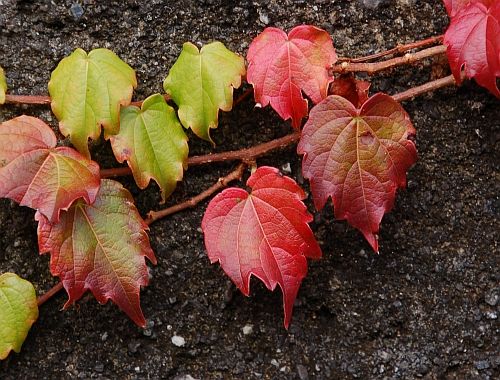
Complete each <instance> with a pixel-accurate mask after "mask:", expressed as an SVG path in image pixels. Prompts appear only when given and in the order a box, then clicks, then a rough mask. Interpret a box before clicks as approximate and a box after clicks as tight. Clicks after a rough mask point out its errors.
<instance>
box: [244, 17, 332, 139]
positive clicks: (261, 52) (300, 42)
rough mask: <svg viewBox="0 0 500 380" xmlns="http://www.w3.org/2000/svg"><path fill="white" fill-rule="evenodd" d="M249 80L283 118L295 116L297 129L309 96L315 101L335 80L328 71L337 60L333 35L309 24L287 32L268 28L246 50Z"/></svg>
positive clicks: (261, 100) (259, 97) (259, 98)
mask: <svg viewBox="0 0 500 380" xmlns="http://www.w3.org/2000/svg"><path fill="white" fill-rule="evenodd" d="M247 60H248V62H249V63H248V73H247V80H248V83H251V84H252V85H253V87H254V92H255V101H256V102H257V103H258V104H259V105H260V106H262V107H265V106H266V105H268V104H271V107H273V108H274V110H275V111H276V112H278V114H279V115H280V116H281V117H282V118H283V119H284V120H287V119H292V125H293V127H294V128H295V129H300V125H301V120H302V119H303V118H304V117H305V116H307V112H308V108H307V100H306V99H304V97H303V96H302V91H303V92H304V93H305V94H306V95H307V96H308V97H309V98H311V100H312V101H313V102H314V103H319V102H320V101H321V100H323V99H324V98H325V97H326V96H327V94H328V85H329V84H330V83H331V82H332V81H333V77H332V76H331V75H330V73H329V69H330V67H331V65H332V64H334V63H335V62H336V60H337V55H336V54H335V49H334V47H333V43H332V39H331V37H330V35H329V34H328V33H327V32H326V31H324V30H322V29H318V28H315V27H313V26H310V25H301V26H297V27H295V28H293V29H292V30H291V31H290V33H289V34H288V35H287V34H286V33H285V32H284V31H282V30H281V29H277V28H266V29H265V30H264V31H263V32H262V33H261V34H259V35H258V36H257V37H256V38H255V39H254V40H253V41H252V43H251V45H250V48H249V49H248V54H247Z"/></svg>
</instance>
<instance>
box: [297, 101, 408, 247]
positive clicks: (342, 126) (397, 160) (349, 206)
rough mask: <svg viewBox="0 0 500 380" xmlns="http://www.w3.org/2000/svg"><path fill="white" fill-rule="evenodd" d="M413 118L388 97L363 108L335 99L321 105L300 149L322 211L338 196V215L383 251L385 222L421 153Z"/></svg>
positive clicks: (336, 215)
mask: <svg viewBox="0 0 500 380" xmlns="http://www.w3.org/2000/svg"><path fill="white" fill-rule="evenodd" d="M414 134H415V129H414V128H413V126H412V124H411V122H410V119H409V116H408V114H407V113H406V112H405V111H404V109H403V108H402V107H401V105H400V104H399V103H398V102H396V101H395V100H394V99H392V98H391V97H390V96H388V95H385V94H381V93H379V94H376V95H374V96H372V97H371V98H369V99H368V100H367V101H366V102H365V103H364V104H363V106H362V107H361V108H360V109H357V108H356V107H355V106H354V105H353V104H352V103H351V102H349V101H348V100H346V99H344V98H342V97H340V96H336V95H332V96H329V97H328V98H326V99H325V100H324V101H322V102H321V103H319V104H318V105H317V106H315V107H314V108H313V109H312V110H311V113H310V115H309V120H308V121H307V123H306V125H305V126H304V129H303V130H302V136H301V139H300V142H299V145H298V153H299V154H304V159H303V162H302V173H303V175H304V177H305V178H308V179H309V180H310V182H311V191H312V194H313V199H314V204H315V206H316V208H317V209H318V210H321V209H322V208H323V207H324V205H325V203H326V201H327V199H328V197H330V196H331V197H332V199H333V205H334V211H335V217H336V218H337V219H347V221H348V222H349V223H350V224H351V225H352V226H354V227H356V228H357V229H359V230H360V231H361V232H362V233H363V235H364V236H365V238H366V239H367V240H368V242H369V243H370V245H371V246H372V248H373V249H374V250H375V251H376V252H378V237H377V233H378V230H379V225H380V221H381V220H382V217H383V215H384V213H386V212H387V211H389V210H390V209H391V208H392V206H393V204H394V198H395V194H396V189H397V188H398V187H405V185H406V171H407V170H408V169H409V168H410V167H411V166H412V165H413V164H414V163H415V161H416V159H417V151H416V148H415V144H414V143H413V142H412V141H411V140H410V138H412V137H413V136H414Z"/></svg>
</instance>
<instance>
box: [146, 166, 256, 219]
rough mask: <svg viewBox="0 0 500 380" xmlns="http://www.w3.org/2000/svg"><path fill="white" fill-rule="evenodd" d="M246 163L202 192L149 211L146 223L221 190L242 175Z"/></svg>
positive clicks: (191, 206) (184, 207) (194, 204)
mask: <svg viewBox="0 0 500 380" xmlns="http://www.w3.org/2000/svg"><path fill="white" fill-rule="evenodd" d="M246 166H247V164H246V163H244V162H242V163H240V164H239V165H238V167H237V168H236V169H235V170H233V171H232V172H231V173H229V174H228V175H226V176H225V177H221V178H219V180H218V181H217V182H216V183H215V184H213V185H212V186H210V187H209V188H208V189H206V190H205V191H203V192H202V193H200V194H198V195H196V196H195V197H193V198H191V199H188V200H187V201H185V202H182V203H179V204H176V205H174V206H172V207H168V208H166V209H163V210H160V211H150V212H149V213H148V216H147V217H146V219H145V222H146V224H147V225H150V224H152V223H154V222H156V221H157V220H159V219H162V218H164V217H166V216H168V215H171V214H174V213H176V212H179V211H182V210H185V209H188V208H193V207H194V206H196V205H197V204H198V203H200V202H201V201H203V200H205V199H206V198H208V197H210V196H211V195H212V194H215V193H216V192H218V191H219V190H222V189H223V188H225V187H226V186H227V185H228V184H229V183H230V182H232V181H234V180H237V179H238V180H240V179H241V177H242V176H243V172H244V171H245V168H246Z"/></svg>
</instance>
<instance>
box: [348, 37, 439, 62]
mask: <svg viewBox="0 0 500 380" xmlns="http://www.w3.org/2000/svg"><path fill="white" fill-rule="evenodd" d="M443 38H444V35H443V34H442V35H440V36H434V37H429V38H426V39H425V40H421V41H417V42H412V43H409V44H405V45H398V46H396V47H394V48H392V49H389V50H385V51H381V52H379V53H375V54H371V55H367V56H365V57H358V58H347V57H340V58H339V61H341V62H343V61H346V62H352V63H360V62H368V61H373V60H375V59H379V58H382V57H385V56H387V55H391V54H403V53H405V52H407V51H408V50H413V49H418V48H421V47H424V46H428V45H433V44H435V43H437V42H442V41H443Z"/></svg>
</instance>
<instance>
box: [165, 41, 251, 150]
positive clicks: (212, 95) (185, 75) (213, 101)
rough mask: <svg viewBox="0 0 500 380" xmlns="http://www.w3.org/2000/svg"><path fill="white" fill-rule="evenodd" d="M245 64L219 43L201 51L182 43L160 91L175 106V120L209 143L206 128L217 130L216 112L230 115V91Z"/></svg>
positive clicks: (239, 78) (208, 133)
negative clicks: (176, 114) (177, 115)
mask: <svg viewBox="0 0 500 380" xmlns="http://www.w3.org/2000/svg"><path fill="white" fill-rule="evenodd" d="M243 75H245V61H244V59H243V58H242V57H240V56H239V55H236V54H235V53H233V52H231V51H230V50H228V49H227V48H226V47H225V46H224V45H223V44H222V43H220V42H217V41H216V42H212V43H210V44H208V45H205V46H204V47H202V49H201V51H199V50H198V48H197V47H196V46H195V45H193V44H192V43H190V42H186V43H185V44H184V46H183V48H182V52H181V55H180V56H179V58H178V59H177V61H176V62H175V64H174V65H173V66H172V69H171V70H170V72H169V74H168V76H167V78H166V79H165V81H164V82H163V88H164V89H165V91H166V92H167V93H168V94H169V95H170V96H172V99H173V100H174V102H175V103H176V104H177V105H178V106H179V119H180V120H181V123H182V125H184V127H186V128H191V129H192V130H193V132H194V133H195V134H196V135H197V136H199V137H201V138H202V139H205V140H208V141H211V139H210V128H217V122H218V114H219V109H221V110H222V111H230V110H231V108H232V106H233V88H238V87H239V86H240V84H241V77H242V76H243Z"/></svg>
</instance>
